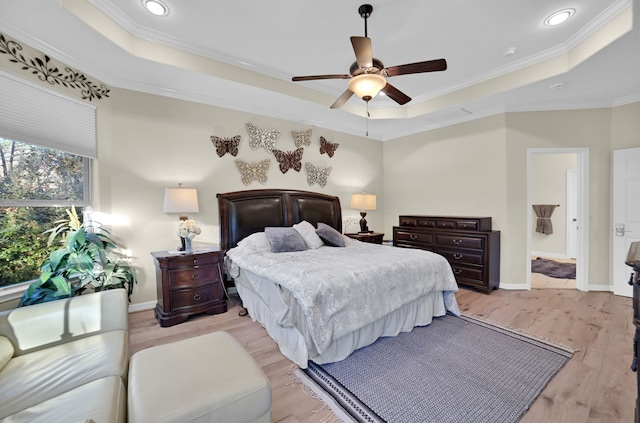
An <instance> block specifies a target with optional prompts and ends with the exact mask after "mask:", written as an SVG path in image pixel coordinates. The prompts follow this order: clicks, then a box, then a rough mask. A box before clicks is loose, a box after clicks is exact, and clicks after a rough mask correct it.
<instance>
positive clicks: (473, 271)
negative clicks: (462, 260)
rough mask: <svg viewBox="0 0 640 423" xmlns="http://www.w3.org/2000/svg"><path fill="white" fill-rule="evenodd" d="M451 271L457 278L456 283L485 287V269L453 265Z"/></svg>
mask: <svg viewBox="0 0 640 423" xmlns="http://www.w3.org/2000/svg"><path fill="white" fill-rule="evenodd" d="M451 270H453V274H454V275H455V277H456V281H458V283H461V284H471V285H479V286H484V285H486V283H485V282H484V269H483V268H471V267H466V266H458V265H456V264H453V263H452V264H451Z"/></svg>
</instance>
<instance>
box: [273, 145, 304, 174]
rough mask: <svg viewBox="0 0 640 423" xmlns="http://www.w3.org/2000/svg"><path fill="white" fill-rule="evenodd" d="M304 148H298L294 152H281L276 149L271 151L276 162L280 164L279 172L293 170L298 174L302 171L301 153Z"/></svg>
mask: <svg viewBox="0 0 640 423" xmlns="http://www.w3.org/2000/svg"><path fill="white" fill-rule="evenodd" d="M303 152H304V148H302V147H301V148H298V149H296V150H294V151H282V150H278V149H276V148H274V149H273V155H274V156H276V160H277V161H278V163H280V171H281V172H282V173H287V171H288V170H289V169H293V170H295V171H296V172H300V169H302V153H303Z"/></svg>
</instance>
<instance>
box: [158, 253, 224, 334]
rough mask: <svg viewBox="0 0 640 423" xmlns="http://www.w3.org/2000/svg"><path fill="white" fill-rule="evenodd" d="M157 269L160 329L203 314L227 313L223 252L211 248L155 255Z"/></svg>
mask: <svg viewBox="0 0 640 423" xmlns="http://www.w3.org/2000/svg"><path fill="white" fill-rule="evenodd" d="M151 255H152V256H153V258H154V261H155V266H156V288H157V293H158V304H157V305H156V309H155V315H156V319H158V322H160V326H162V327H167V326H173V325H176V324H178V323H182V322H184V321H186V320H187V319H188V318H189V316H192V315H194V314H200V313H208V314H219V313H224V312H226V311H227V302H226V301H225V298H224V288H223V286H222V282H223V278H222V263H223V256H224V255H223V252H222V251H220V249H219V248H217V247H209V248H204V249H199V250H195V251H192V252H190V253H184V252H169V251H157V252H153V253H151Z"/></svg>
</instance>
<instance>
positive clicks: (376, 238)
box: [345, 232, 384, 244]
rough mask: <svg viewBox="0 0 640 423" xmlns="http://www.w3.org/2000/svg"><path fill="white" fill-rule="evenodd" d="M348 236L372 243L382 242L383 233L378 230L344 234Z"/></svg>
mask: <svg viewBox="0 0 640 423" xmlns="http://www.w3.org/2000/svg"><path fill="white" fill-rule="evenodd" d="M345 235H346V236H348V237H349V238H353V239H357V240H358V241H362V242H370V243H372V244H382V238H383V237H384V234H382V233H380V232H371V233H363V234H361V233H353V234H345Z"/></svg>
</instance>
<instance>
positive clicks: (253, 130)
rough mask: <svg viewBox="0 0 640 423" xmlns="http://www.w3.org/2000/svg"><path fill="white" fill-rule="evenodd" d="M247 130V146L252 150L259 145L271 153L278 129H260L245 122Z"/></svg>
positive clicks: (277, 135) (278, 132) (278, 133)
mask: <svg viewBox="0 0 640 423" xmlns="http://www.w3.org/2000/svg"><path fill="white" fill-rule="evenodd" d="M247 132H248V133H249V146H250V147H251V149H252V150H256V149H258V148H260V147H262V148H264V149H265V150H267V151H268V152H269V154H271V152H272V150H273V149H274V148H275V146H276V141H277V140H278V137H279V136H280V131H279V130H278V129H260V128H258V127H257V126H255V125H254V124H252V123H249V122H247Z"/></svg>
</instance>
